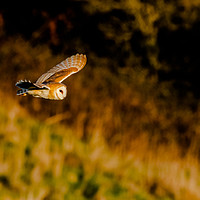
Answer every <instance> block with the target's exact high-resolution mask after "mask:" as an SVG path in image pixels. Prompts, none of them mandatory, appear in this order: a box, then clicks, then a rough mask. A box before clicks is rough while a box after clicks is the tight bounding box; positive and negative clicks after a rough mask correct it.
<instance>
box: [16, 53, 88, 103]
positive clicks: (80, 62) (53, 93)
mask: <svg viewBox="0 0 200 200" xmlns="http://www.w3.org/2000/svg"><path fill="white" fill-rule="evenodd" d="M86 62H87V58H86V55H83V54H76V55H73V56H71V57H69V58H67V59H66V60H64V61H62V62H61V63H59V64H57V65H56V66H54V67H53V68H51V69H50V70H49V71H47V72H46V73H44V74H43V75H41V76H40V77H39V78H38V80H37V81H36V82H35V83H31V82H30V81H19V82H17V83H16V86H17V87H19V88H20V90H18V92H17V95H26V94H30V95H33V96H34V97H41V98H45V99H53V100H62V99H64V98H65V97H66V96H67V87H66V86H65V85H64V84H62V83H61V82H62V81H64V80H65V79H66V78H68V77H69V76H70V75H72V74H74V73H77V72H78V71H80V70H81V69H82V68H83V67H84V66H85V64H86Z"/></svg>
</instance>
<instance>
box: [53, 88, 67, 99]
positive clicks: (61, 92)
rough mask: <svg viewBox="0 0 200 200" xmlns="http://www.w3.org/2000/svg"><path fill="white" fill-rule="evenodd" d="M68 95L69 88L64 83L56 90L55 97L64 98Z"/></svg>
mask: <svg viewBox="0 0 200 200" xmlns="http://www.w3.org/2000/svg"><path fill="white" fill-rule="evenodd" d="M66 96H67V89H66V86H65V85H63V86H61V87H59V88H57V89H55V90H54V97H55V99H57V100H62V99H64V98H65V97H66Z"/></svg>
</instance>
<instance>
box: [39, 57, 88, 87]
mask: <svg viewBox="0 0 200 200" xmlns="http://www.w3.org/2000/svg"><path fill="white" fill-rule="evenodd" d="M86 61H87V58H86V55H83V54H76V55H73V56H71V57H69V58H67V59H66V60H64V61H62V62H61V63H59V64H57V65H56V66H55V67H53V68H52V69H50V70H49V71H48V72H46V73H44V74H43V75H42V76H40V77H39V78H38V80H37V81H36V83H35V84H36V85H43V84H45V83H48V82H59V83H60V82H62V81H63V80H65V79H66V78H67V77H69V76H70V75H72V74H74V73H76V72H78V71H80V70H81V69H82V68H83V67H84V66H85V64H86Z"/></svg>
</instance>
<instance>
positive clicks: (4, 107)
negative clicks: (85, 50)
mask: <svg viewBox="0 0 200 200" xmlns="http://www.w3.org/2000/svg"><path fill="white" fill-rule="evenodd" d="M11 44H12V45H11ZM27 52H29V53H27ZM0 53H1V54H0V55H1V56H2V57H3V58H4V59H3V60H2V61H1V62H2V68H1V73H2V80H1V83H2V87H3V88H4V89H3V90H1V91H0V97H1V99H0V118H1V121H0V199H21V200H24V199H28V200H31V199H38V200H40V199H41V200H42V199H71V200H75V199H79V200H81V199H95V200H104V199H109V200H112V199H121V200H124V199H134V200H141V199H144V200H145V199H148V200H149V199H150V200H151V199H152V200H154V199H155V200H158V199H159V200H169V199H171V200H173V199H177V200H187V199H194V200H195V199H200V196H199V189H200V174H199V173H200V172H199V169H200V165H199V160H198V158H199V153H198V152H199V142H198V141H199V136H200V133H199V118H200V116H199V113H200V112H199V108H197V109H196V111H192V110H191V109H190V105H191V104H192V102H193V100H192V98H191V96H190V95H188V98H187V99H185V100H183V101H182V102H181V104H180V102H179V101H178V99H177V98H176V95H175V92H174V91H173V90H172V87H171V83H165V84H161V83H159V82H158V80H157V77H156V76H150V75H149V74H148V70H145V69H142V68H141V67H140V66H139V64H136V66H135V67H134V68H132V67H124V68H118V66H116V67H114V68H112V70H111V69H109V61H108V60H107V59H99V58H97V57H95V56H94V55H93V54H89V55H88V58H89V59H88V63H87V65H86V67H85V69H84V70H83V71H81V72H80V73H79V74H77V75H76V76H75V75H74V76H72V77H70V78H69V79H68V80H67V81H66V84H67V86H68V91H69V93H68V97H67V99H65V100H64V101H47V100H44V99H36V98H32V97H29V96H27V97H16V95H15V89H14V84H15V81H17V79H18V78H19V79H21V78H27V79H33V80H34V79H36V78H37V77H38V76H39V75H40V74H42V73H43V72H44V71H45V70H47V69H48V67H51V66H53V65H54V64H56V63H57V62H58V60H59V61H60V60H61V59H60V58H63V57H64V56H57V57H54V56H53V55H52V54H51V52H50V51H49V50H48V48H47V47H45V46H43V47H41V46H38V47H32V46H31V45H30V44H29V43H28V42H26V41H24V40H23V39H20V38H10V39H9V40H7V41H4V43H3V44H2V46H1V47H0ZM49 63H51V66H50V65H49ZM95 63H96V64H95ZM8 69H9V73H7V72H8ZM8 82H9V83H11V84H10V85H9V84H8ZM6 90H7V91H8V92H7V93H6V95H5V91H6ZM5 96H6V97H5ZM5 98H6V101H5ZM184 101H185V102H184Z"/></svg>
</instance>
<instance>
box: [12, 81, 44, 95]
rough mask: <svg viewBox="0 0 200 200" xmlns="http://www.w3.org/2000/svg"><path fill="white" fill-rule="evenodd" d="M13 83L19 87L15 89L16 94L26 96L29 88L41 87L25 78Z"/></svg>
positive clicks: (36, 88)
mask: <svg viewBox="0 0 200 200" xmlns="http://www.w3.org/2000/svg"><path fill="white" fill-rule="evenodd" d="M15 85H16V86H17V87H19V88H20V90H18V91H17V95H23V96H26V94H27V92H28V91H29V90H39V89H41V88H39V87H38V86H36V85H35V84H34V83H32V82H31V81H27V80H24V81H23V80H21V81H18V82H17V83H16V84H15Z"/></svg>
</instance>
